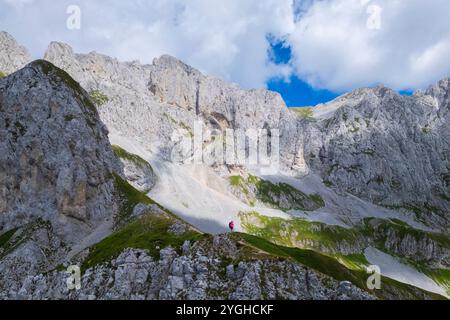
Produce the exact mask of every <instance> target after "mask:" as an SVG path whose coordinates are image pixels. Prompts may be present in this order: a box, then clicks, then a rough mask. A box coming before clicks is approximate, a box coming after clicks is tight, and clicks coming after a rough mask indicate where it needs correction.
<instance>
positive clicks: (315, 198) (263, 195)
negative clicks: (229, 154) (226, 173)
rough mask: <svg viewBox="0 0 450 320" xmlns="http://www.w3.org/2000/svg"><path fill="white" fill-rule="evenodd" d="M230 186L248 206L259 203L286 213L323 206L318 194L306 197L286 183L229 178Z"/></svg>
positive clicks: (254, 178)
mask: <svg viewBox="0 0 450 320" xmlns="http://www.w3.org/2000/svg"><path fill="white" fill-rule="evenodd" d="M229 182H230V185H231V186H232V187H233V188H236V189H237V190H238V191H239V192H241V194H242V195H244V196H245V197H246V199H247V202H248V203H249V204H250V205H252V206H253V205H254V204H255V203H256V201H261V202H263V203H264V204H266V205H269V206H270V207H273V208H276V209H279V210H283V211H288V210H292V209H293V210H304V211H314V210H317V209H319V208H322V207H324V206H325V202H324V200H323V199H322V197H321V196H320V195H319V194H310V195H307V194H305V193H303V192H301V191H300V190H297V189H296V188H294V187H293V186H291V185H289V184H286V183H272V182H270V181H267V180H264V179H261V178H259V177H256V176H252V175H249V176H248V177H247V178H244V177H241V176H230V177H229Z"/></svg>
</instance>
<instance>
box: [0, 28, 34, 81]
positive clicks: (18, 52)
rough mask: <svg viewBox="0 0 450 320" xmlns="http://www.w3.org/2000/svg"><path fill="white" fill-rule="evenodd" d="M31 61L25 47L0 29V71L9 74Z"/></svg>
mask: <svg viewBox="0 0 450 320" xmlns="http://www.w3.org/2000/svg"><path fill="white" fill-rule="evenodd" d="M30 61H31V55H30V53H29V52H28V50H27V49H25V48H24V47H23V46H21V45H19V44H18V43H17V41H16V40H15V39H14V38H13V37H12V36H11V35H10V34H9V33H7V32H5V31H0V72H1V73H3V74H11V73H13V72H14V71H16V70H18V69H20V68H22V67H23V66H24V65H26V64H27V63H28V62H30Z"/></svg>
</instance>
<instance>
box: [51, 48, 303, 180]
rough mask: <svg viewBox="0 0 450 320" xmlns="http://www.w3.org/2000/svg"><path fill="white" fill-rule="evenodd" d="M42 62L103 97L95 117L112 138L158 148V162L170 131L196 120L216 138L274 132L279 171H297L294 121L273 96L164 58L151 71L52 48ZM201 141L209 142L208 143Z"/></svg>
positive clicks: (167, 148) (169, 145) (167, 150)
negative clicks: (130, 138) (237, 133)
mask: <svg viewBox="0 0 450 320" xmlns="http://www.w3.org/2000/svg"><path fill="white" fill-rule="evenodd" d="M45 59H46V60H48V61H50V62H52V63H54V64H55V65H57V66H59V67H61V68H63V69H64V70H66V71H67V72H68V73H69V74H70V75H71V76H73V77H74V78H75V79H76V80H77V81H79V82H80V84H81V85H82V86H83V87H84V88H86V89H87V90H88V91H94V92H96V91H100V92H102V93H103V94H104V95H105V96H107V97H108V101H107V102H106V103H105V104H104V105H103V106H102V107H101V108H99V113H100V116H101V118H102V120H103V121H104V122H105V124H106V125H107V126H108V128H109V129H110V130H111V131H112V132H116V133H120V134H124V135H126V136H136V137H139V139H141V140H142V141H146V143H147V144H148V145H152V146H153V148H154V149H158V148H159V150H158V152H159V153H160V154H161V155H162V156H163V157H166V158H169V156H170V155H171V153H172V151H173V148H174V146H175V143H174V142H173V141H171V137H172V133H173V132H174V130H177V129H182V130H185V131H187V133H188V134H192V132H193V130H194V129H193V128H194V122H195V121H196V120H200V122H201V123H202V125H203V128H204V129H209V130H219V131H221V132H224V130H226V129H244V130H247V129H256V130H258V129H267V130H269V131H270V130H271V129H278V130H280V136H281V138H280V149H281V150H280V151H281V165H282V169H283V170H285V171H292V170H297V171H299V170H298V168H295V167H294V166H295V162H296V161H298V159H297V158H298V155H299V154H300V155H301V152H299V150H300V147H301V143H298V130H297V129H298V127H297V120H296V119H295V117H294V116H293V115H292V114H291V113H290V112H289V111H288V109H287V108H286V105H285V104H284V101H283V100H282V99H281V97H280V95H279V94H277V93H274V92H270V91H267V90H262V89H260V90H242V89H241V88H239V87H238V86H237V85H234V84H227V83H225V82H224V81H222V80H220V79H218V78H214V77H209V76H205V75H203V74H201V73H200V72H199V71H198V70H196V69H194V68H192V67H190V66H187V65H186V64H184V63H182V62H181V61H179V60H177V59H175V58H173V57H170V56H162V57H160V58H157V59H155V60H154V61H153V64H151V65H140V64H139V63H137V62H131V63H122V62H118V61H117V60H116V59H112V58H109V57H106V56H103V55H100V54H97V53H95V52H94V53H89V54H86V55H81V54H75V53H74V52H73V50H72V49H71V48H70V47H69V46H68V45H66V44H62V43H55V42H54V43H51V44H50V46H49V48H48V50H47V52H46V54H45ZM205 140H206V141H207V142H211V141H210V140H208V137H207V138H206V139H205ZM301 160H303V159H301ZM218 166H220V164H218ZM305 171H306V169H305V168H303V170H302V172H305ZM302 172H297V173H302Z"/></svg>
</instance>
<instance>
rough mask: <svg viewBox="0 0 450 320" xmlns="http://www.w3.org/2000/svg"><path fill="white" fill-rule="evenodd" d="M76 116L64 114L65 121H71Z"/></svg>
mask: <svg viewBox="0 0 450 320" xmlns="http://www.w3.org/2000/svg"><path fill="white" fill-rule="evenodd" d="M75 118H76V117H75V116H74V115H73V114H66V115H65V116H64V121H65V122H70V121H72V120H73V119H75Z"/></svg>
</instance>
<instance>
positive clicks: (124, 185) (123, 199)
mask: <svg viewBox="0 0 450 320" xmlns="http://www.w3.org/2000/svg"><path fill="white" fill-rule="evenodd" d="M114 179H115V183H116V193H117V196H118V198H119V199H120V200H119V201H120V208H119V212H118V214H117V216H116V225H119V224H121V223H123V222H124V221H127V220H128V219H129V218H130V217H131V215H132V213H133V209H134V207H136V205H138V204H140V203H142V204H145V205H151V204H155V205H156V202H154V201H153V200H151V199H150V198H149V197H147V195H146V194H145V193H143V192H140V191H138V190H136V189H135V188H134V187H133V186H132V185H131V184H129V183H128V181H126V180H124V179H123V178H122V177H120V176H119V175H117V174H114Z"/></svg>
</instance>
